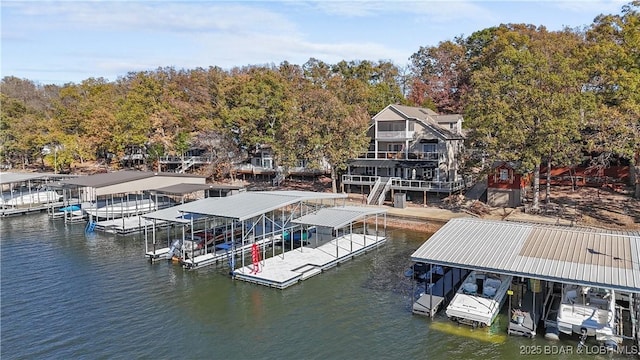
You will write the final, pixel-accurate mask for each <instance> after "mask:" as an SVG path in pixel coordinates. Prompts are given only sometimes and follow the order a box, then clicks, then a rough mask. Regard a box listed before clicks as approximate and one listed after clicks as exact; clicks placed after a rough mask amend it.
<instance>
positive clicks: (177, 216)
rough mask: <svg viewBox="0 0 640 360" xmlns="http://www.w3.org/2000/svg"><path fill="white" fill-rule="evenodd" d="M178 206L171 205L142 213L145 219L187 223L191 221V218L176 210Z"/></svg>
mask: <svg viewBox="0 0 640 360" xmlns="http://www.w3.org/2000/svg"><path fill="white" fill-rule="evenodd" d="M178 207H179V206H173V207H170V208H168V209H162V210H158V211H154V212H150V213H148V214H144V215H142V217H143V218H146V219H156V220H162V221H169V222H177V223H183V224H187V223H190V222H191V218H190V217H189V218H185V217H184V213H182V212H180V211H178Z"/></svg>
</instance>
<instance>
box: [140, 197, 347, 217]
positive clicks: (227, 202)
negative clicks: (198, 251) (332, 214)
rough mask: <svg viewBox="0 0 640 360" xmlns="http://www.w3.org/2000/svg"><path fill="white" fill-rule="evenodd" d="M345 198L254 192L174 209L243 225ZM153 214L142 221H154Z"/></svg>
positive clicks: (202, 200) (211, 198)
mask: <svg viewBox="0 0 640 360" xmlns="http://www.w3.org/2000/svg"><path fill="white" fill-rule="evenodd" d="M345 197H346V194H333V193H316V192H312V191H255V192H243V193H239V194H236V195H232V196H228V197H210V198H206V199H201V200H196V201H193V202H190V203H186V204H183V205H178V206H175V207H174V208H175V209H177V211H181V212H187V213H194V214H202V215H207V216H218V217H225V218H231V219H236V220H238V221H243V220H247V219H250V218H252V217H255V216H258V215H261V214H264V213H267V212H269V211H273V210H276V209H279V208H282V207H285V206H287V205H292V204H295V203H297V202H300V201H311V200H322V199H342V198H345ZM153 216H154V215H153V213H151V214H146V215H144V217H153Z"/></svg>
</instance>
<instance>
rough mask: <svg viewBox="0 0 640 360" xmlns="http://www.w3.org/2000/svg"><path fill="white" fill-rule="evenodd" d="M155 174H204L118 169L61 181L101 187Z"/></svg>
mask: <svg viewBox="0 0 640 360" xmlns="http://www.w3.org/2000/svg"><path fill="white" fill-rule="evenodd" d="M154 176H166V177H202V176H196V175H189V174H178V173H154V172H151V171H116V172H111V173H104V174H95V175H89V176H82V177H79V178H75V179H69V180H64V181H61V183H62V184H63V185H77V186H86V187H93V188H101V187H105V186H111V185H115V184H121V183H124V182H128V181H135V180H141V179H146V178H150V177H154Z"/></svg>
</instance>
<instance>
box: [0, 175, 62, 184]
mask: <svg viewBox="0 0 640 360" xmlns="http://www.w3.org/2000/svg"><path fill="white" fill-rule="evenodd" d="M60 176H61V175H55V174H47V173H14V172H0V184H11V183H18V182H23V181H27V180H33V179H48V178H51V177H60Z"/></svg>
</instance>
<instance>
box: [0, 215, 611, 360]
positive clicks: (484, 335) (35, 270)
mask: <svg viewBox="0 0 640 360" xmlns="http://www.w3.org/2000/svg"><path fill="white" fill-rule="evenodd" d="M0 225H1V230H0V239H1V242H0V246H1V248H0V250H1V269H0V270H1V283H0V286H1V287H0V294H1V298H0V301H1V318H0V339H1V343H0V352H1V353H0V357H1V358H2V359H3V360H6V359H97V358H123V359H124V358H126V359H132V358H154V359H169V358H186V359H213V358H215V359H256V358H260V359H425V358H436V359H443V358H450V359H488V358H494V359H503V358H505V359H513V358H515V357H518V356H520V355H528V356H526V358H546V357H548V354H557V353H558V352H568V351H569V350H570V349H571V350H572V351H573V352H574V354H570V355H566V354H565V355H561V356H558V357H559V358H578V355H576V354H575V352H576V342H577V340H575V339H567V340H563V341H562V342H555V343H551V342H548V341H546V340H544V339H543V338H542V336H539V338H537V339H533V340H531V339H524V338H517V337H507V336H506V326H507V325H506V324H507V323H506V320H505V319H504V317H500V318H499V320H498V322H497V323H495V324H494V325H493V326H492V327H491V328H490V329H477V330H472V329H471V328H469V327H465V326H457V325H454V324H453V323H451V322H450V321H448V320H447V319H446V317H445V316H444V315H439V317H438V318H436V319H435V320H431V319H428V318H425V317H422V316H417V315H412V313H411V301H412V295H411V294H412V292H413V287H412V284H411V282H410V281H409V280H408V279H407V278H405V277H404V275H403V272H404V270H405V269H407V268H408V267H409V266H410V264H411V262H410V260H409V256H410V255H411V253H412V252H413V251H414V250H415V249H417V248H418V247H419V246H420V245H421V244H422V243H423V242H424V240H425V239H427V238H428V236H429V234H426V233H420V232H415V231H406V230H395V229H394V230H391V231H389V237H390V238H389V241H387V243H386V244H385V245H383V246H381V247H380V248H379V249H378V250H374V251H372V252H369V253H367V254H365V255H362V256H360V257H357V258H356V259H355V260H353V261H350V262H347V263H345V264H342V265H340V266H338V267H336V268H333V269H330V270H329V271H327V272H325V273H323V274H320V275H317V276H315V277H313V278H311V279H308V280H306V281H303V282H302V283H300V284H298V285H294V286H292V287H290V288H287V289H285V290H277V289H272V288H267V287H263V286H260V285H254V284H250V283H245V282H241V281H234V280H231V279H230V278H229V276H228V269H227V268H226V267H224V266H222V265H221V266H217V267H216V266H214V267H210V268H205V269H201V270H197V271H185V270H183V269H182V268H180V267H178V266H175V265H173V264H171V263H168V262H161V263H156V264H150V263H148V262H147V261H146V259H145V258H144V238H143V236H142V235H131V236H116V235H110V234H102V233H97V234H88V235H86V234H85V233H84V224H73V225H65V224H64V223H63V222H62V221H59V220H51V219H49V218H48V216H47V215H46V214H35V215H27V216H21V217H14V218H3V219H2V220H1V224H0ZM594 345H595V344H594ZM554 347H555V348H554ZM590 352H591V353H590V354H589V355H590V356H589V358H592V359H596V358H607V359H610V358H612V356H611V355H604V356H600V355H594V354H593V353H594V352H597V349H596V348H592V349H591V350H590ZM531 354H540V356H536V355H531Z"/></svg>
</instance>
